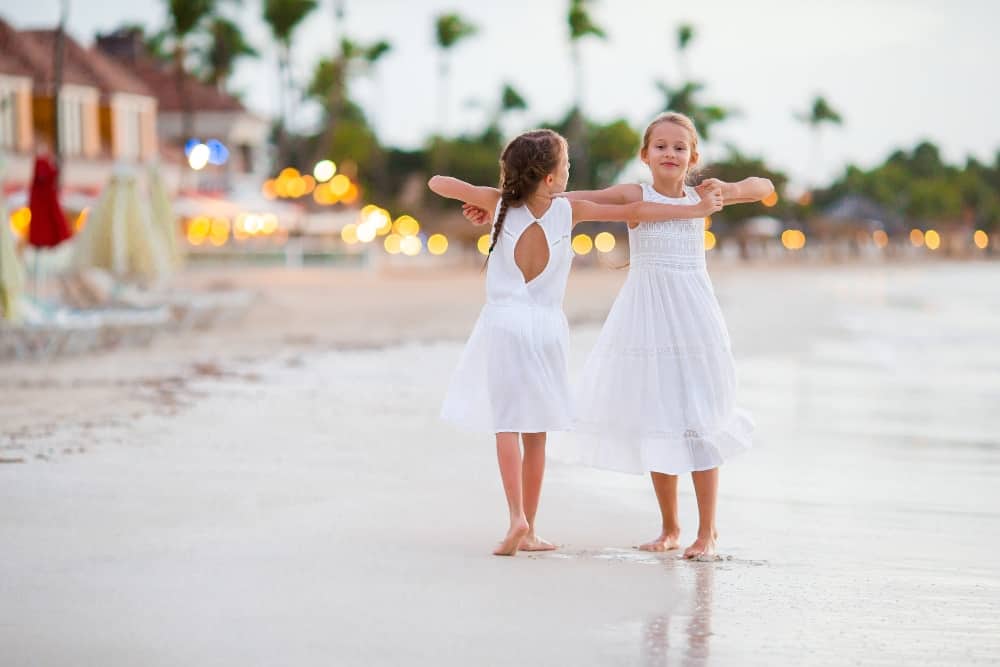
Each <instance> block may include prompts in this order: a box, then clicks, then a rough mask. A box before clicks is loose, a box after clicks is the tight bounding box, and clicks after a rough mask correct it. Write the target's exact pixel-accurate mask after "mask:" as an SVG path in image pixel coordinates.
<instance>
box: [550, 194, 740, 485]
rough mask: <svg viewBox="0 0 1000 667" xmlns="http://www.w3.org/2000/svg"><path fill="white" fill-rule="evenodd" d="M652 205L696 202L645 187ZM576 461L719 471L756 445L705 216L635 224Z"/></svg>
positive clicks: (586, 389) (580, 412) (580, 422)
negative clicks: (708, 259)
mask: <svg viewBox="0 0 1000 667" xmlns="http://www.w3.org/2000/svg"><path fill="white" fill-rule="evenodd" d="M642 190H643V199H644V200H645V201H650V202H657V203H662V204H695V203H697V202H698V201H699V196H698V194H697V192H696V191H695V190H694V188H691V187H685V189H684V196H683V197H680V198H677V197H665V196H663V195H661V194H659V193H658V192H656V191H655V190H654V189H653V188H652V187H650V186H648V185H643V186H642ZM575 398H576V401H575V403H576V415H577V418H576V420H575V424H574V430H575V431H576V433H575V434H574V436H573V437H571V438H570V439H568V440H567V441H566V443H565V444H566V446H567V447H568V451H566V452H565V453H566V454H567V456H568V457H569V458H572V459H574V460H577V461H579V462H582V463H585V464H587V465H591V466H594V467H598V468H605V469H610V470H617V471H621V472H629V473H646V472H650V471H655V472H662V473H668V474H681V473H686V472H691V471H695V470H708V469H710V468H715V467H717V466H718V465H719V464H721V463H722V462H723V461H724V460H725V459H727V458H729V457H730V456H732V455H734V454H737V453H739V452H742V451H744V450H746V449H748V448H750V446H751V435H752V432H753V422H752V420H751V418H750V415H749V414H748V413H746V412H744V411H741V410H738V409H737V407H736V372H735V368H734V363H733V355H732V352H731V350H730V342H729V332H728V331H727V329H726V323H725V321H724V320H723V318H722V312H721V311H720V309H719V304H718V301H717V300H716V297H715V292H714V290H713V289H712V283H711V281H710V280H709V277H708V271H707V269H706V266H705V237H704V222H703V220H702V219H701V218H696V219H691V220H678V221H664V222H652V223H643V224H640V225H638V226H636V227H635V228H634V229H630V230H629V272H628V277H627V278H626V280H625V284H624V285H623V286H622V289H621V291H620V292H619V294H618V296H617V297H616V298H615V302H614V304H613V305H612V307H611V311H610V313H609V314H608V318H607V321H606V322H605V323H604V326H603V328H602V329H601V332H600V335H599V336H598V340H597V343H596V345H595V347H594V349H593V351H592V352H591V353H590V356H589V358H588V360H587V362H586V365H585V366H584V369H583V373H582V375H581V378H580V383H579V385H578V386H577V391H576V397H575Z"/></svg>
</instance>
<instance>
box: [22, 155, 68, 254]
mask: <svg viewBox="0 0 1000 667" xmlns="http://www.w3.org/2000/svg"><path fill="white" fill-rule="evenodd" d="M58 176H59V170H58V169H57V168H56V166H55V164H54V163H53V162H52V160H50V159H49V158H48V157H46V156H44V155H39V156H38V157H37V158H36V159H35V175H34V177H33V178H32V180H31V195H30V197H29V199H28V208H30V209H31V225H30V227H29V228H28V243H30V244H31V245H33V246H34V247H36V248H52V247H55V246H57V245H59V244H60V243H62V242H63V241H65V240H66V239H68V238H69V237H70V236H72V235H73V232H72V231H70V228H69V223H68V222H67V221H66V214H65V213H63V210H62V207H61V206H60V205H59V193H58V192H57V188H58Z"/></svg>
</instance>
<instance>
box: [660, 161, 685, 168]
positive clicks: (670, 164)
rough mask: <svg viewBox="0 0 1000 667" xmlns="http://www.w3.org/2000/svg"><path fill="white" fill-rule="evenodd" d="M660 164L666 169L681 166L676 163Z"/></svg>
mask: <svg viewBox="0 0 1000 667" xmlns="http://www.w3.org/2000/svg"><path fill="white" fill-rule="evenodd" d="M660 164H661V165H663V166H664V167H679V166H680V165H679V164H677V163H676V162H661V163H660Z"/></svg>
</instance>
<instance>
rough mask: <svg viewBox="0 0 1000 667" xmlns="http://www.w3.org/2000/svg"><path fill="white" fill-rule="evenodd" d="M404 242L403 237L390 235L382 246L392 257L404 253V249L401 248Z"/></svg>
mask: <svg viewBox="0 0 1000 667" xmlns="http://www.w3.org/2000/svg"><path fill="white" fill-rule="evenodd" d="M402 240H403V237H402V236H400V235H399V234H389V235H388V236H386V237H385V241H383V242H382V244H383V245H384V246H385V251H386V252H387V253H389V254H390V255H398V254H399V253H400V252H401V251H402V248H401V247H400V242H401V241H402Z"/></svg>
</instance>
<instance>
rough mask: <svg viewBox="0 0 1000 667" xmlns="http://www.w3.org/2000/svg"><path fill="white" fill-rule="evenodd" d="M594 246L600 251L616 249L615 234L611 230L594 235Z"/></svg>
mask: <svg viewBox="0 0 1000 667" xmlns="http://www.w3.org/2000/svg"><path fill="white" fill-rule="evenodd" d="M594 247H595V248H597V250H598V252H611V251H612V250H614V249H615V235H614V234H612V233H611V232H601V233H599V234H598V235H597V236H595V237H594Z"/></svg>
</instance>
